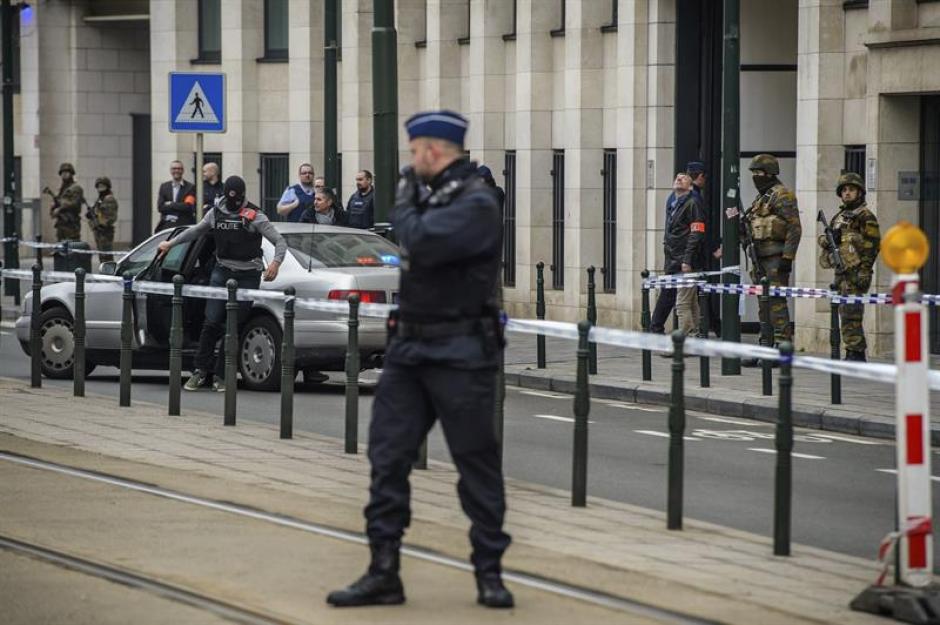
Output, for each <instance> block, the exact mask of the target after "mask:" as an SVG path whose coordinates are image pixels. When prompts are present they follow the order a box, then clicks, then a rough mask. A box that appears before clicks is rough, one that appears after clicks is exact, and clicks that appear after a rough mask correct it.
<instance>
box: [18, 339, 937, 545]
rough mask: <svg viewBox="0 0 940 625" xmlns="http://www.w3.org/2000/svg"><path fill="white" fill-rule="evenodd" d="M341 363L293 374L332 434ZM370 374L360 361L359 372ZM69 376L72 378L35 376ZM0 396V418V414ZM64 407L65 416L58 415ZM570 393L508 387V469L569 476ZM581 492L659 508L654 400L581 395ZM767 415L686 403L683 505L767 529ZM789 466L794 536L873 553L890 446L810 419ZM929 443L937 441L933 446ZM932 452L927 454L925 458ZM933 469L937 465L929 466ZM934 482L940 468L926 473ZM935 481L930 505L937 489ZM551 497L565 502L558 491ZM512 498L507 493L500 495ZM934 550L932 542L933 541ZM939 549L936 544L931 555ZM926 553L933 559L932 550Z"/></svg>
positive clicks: (660, 472) (147, 380)
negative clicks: (336, 369)
mask: <svg viewBox="0 0 940 625" xmlns="http://www.w3.org/2000/svg"><path fill="white" fill-rule="evenodd" d="M0 376H4V377H10V378H18V379H22V380H28V378H29V360H28V359H27V357H26V356H25V355H24V354H23V352H22V351H21V350H20V347H19V345H18V344H17V343H16V342H15V340H14V339H13V336H12V333H11V330H10V329H9V328H3V329H2V330H0ZM341 379H342V374H333V379H332V380H331V381H330V383H327V384H324V385H312V386H306V385H303V384H301V383H299V382H298V384H297V387H296V394H295V408H294V419H295V421H294V427H295V429H297V430H306V431H312V432H316V433H318V434H323V435H327V436H333V437H337V438H340V437H342V436H343V428H344V407H343V406H344V395H343V388H342V386H341ZM374 379H375V374H374V372H365V373H364V374H363V380H373V381H374ZM117 380H118V372H117V370H116V369H114V368H99V369H96V370H95V371H94V373H93V374H92V375H91V376H90V377H89V379H88V383H87V389H88V392H91V393H98V394H103V395H111V396H113V397H115V398H116V397H117V394H118V384H117ZM44 384H50V385H57V386H64V387H70V386H71V381H52V380H44ZM166 394H167V376H166V373H165V372H149V371H147V372H140V371H138V372H135V375H134V385H133V399H136V400H141V401H148V402H155V403H164V402H165V401H166ZM277 398H278V396H277V395H276V394H271V393H254V392H248V391H240V392H239V394H238V418H239V419H243V420H252V421H261V422H266V423H272V424H274V423H277V422H278V421H279V401H278V399H277ZM371 403H372V397H371V390H370V389H368V388H363V390H362V393H361V398H360V405H359V408H360V439H361V440H362V441H365V440H367V435H368V421H369V414H370V407H371ZM222 405H223V396H222V395H221V394H217V393H212V392H208V391H207V392H199V393H184V394H183V400H182V406H183V414H184V415H185V413H186V410H200V411H207V412H215V413H217V414H219V424H220V425H221V422H222V416H221V415H222ZM2 410H3V409H2V407H0V421H2ZM67 417H68V415H63V418H67ZM572 421H573V420H572V398H571V396H568V395H563V394H558V393H550V392H543V391H533V390H528V389H521V388H515V387H510V388H509V389H507V397H506V407H505V443H504V445H505V449H504V454H505V455H504V458H505V460H504V462H505V470H506V474H507V475H508V476H510V477H513V478H516V479H520V480H526V481H531V482H536V483H540V484H544V485H547V486H552V487H557V488H561V489H568V488H569V487H570V484H571V454H572ZM589 427H590V436H589V449H590V451H589V467H588V476H589V477H588V493H589V495H593V496H598V497H604V498H608V499H613V500H617V501H621V502H625V503H630V504H634V505H639V506H644V507H647V508H653V509H656V510H663V511H664V510H665V507H666V462H667V448H668V427H667V411H666V409H665V408H663V407H658V406H647V405H642V404H624V403H618V402H615V401H606V400H598V401H593V402H592V404H591V414H590V425H589ZM773 432H774V428H773V426H772V425H769V424H766V423H760V422H756V421H750V420H745V419H738V418H732V417H724V416H717V415H709V414H704V413H697V412H690V413H689V414H688V419H687V437H686V445H685V450H686V459H685V466H686V472H685V515H686V516H687V517H688V518H695V519H700V520H704V521H711V522H714V523H720V524H722V525H726V526H730V527H735V528H738V529H742V530H747V531H750V532H755V533H758V534H762V535H765V536H769V535H771V533H772V527H773V525H772V523H773V497H774V484H773V481H774V462H775V453H774V441H773ZM794 451H795V453H794V458H793V466H794V474H793V484H794V486H793V490H794V499H793V540H794V541H795V542H799V543H803V544H807V545H812V546H816V547H822V548H826V549H831V550H834V551H839V552H843V553H847V554H852V555H856V556H861V557H874V554H875V551H876V549H877V546H878V543H879V541H880V540H881V539H882V538H883V537H884V535H885V534H886V533H887V532H888V531H889V530H891V529H892V528H893V526H894V516H895V513H894V501H895V487H896V476H895V474H894V469H895V450H894V445H893V444H892V443H890V442H888V441H883V440H877V439H866V438H861V437H857V436H850V435H846V434H834V433H828V432H822V431H817V430H802V429H798V430H797V435H796V442H795V449H794ZM429 453H430V456H431V457H432V458H434V459H437V460H448V459H449V458H448V455H447V449H446V446H445V444H444V441H443V438H442V436H441V433H440V429H439V428H435V430H434V431H433V432H432V435H431V440H430V452H429ZM934 453H935V454H936V453H937V452H936V451H935V452H934ZM935 458H936V456H935ZM935 462H936V460H935ZM934 472H935V473H940V470H935V471H934ZM933 479H934V485H935V487H936V483H937V482H938V481H940V477H934V478H933ZM938 494H940V493H938V492H937V491H936V490H935V491H934V514H935V515H936V514H937V505H936V500H937V495H938ZM559 505H567V504H566V503H565V502H564V501H560V502H559ZM509 506H510V507H511V506H512V502H511V501H510V502H509ZM935 551H940V550H936V549H935ZM937 555H940V554H936V553H935V556H937ZM935 561H940V559H938V558H937V557H935Z"/></svg>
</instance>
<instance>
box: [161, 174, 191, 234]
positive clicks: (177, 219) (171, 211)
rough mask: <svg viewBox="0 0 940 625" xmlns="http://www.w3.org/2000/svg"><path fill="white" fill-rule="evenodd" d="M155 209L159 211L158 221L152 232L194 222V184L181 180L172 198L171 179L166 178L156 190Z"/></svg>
mask: <svg viewBox="0 0 940 625" xmlns="http://www.w3.org/2000/svg"><path fill="white" fill-rule="evenodd" d="M167 202H169V204H167ZM157 211H159V213H160V221H159V223H157V228H156V230H154V232H159V231H160V230H165V229H167V228H173V227H175V226H188V225H192V224H194V223H196V186H195V185H194V184H193V183H191V182H189V181H187V180H183V182H182V186H181V187H180V191H179V195H178V196H177V197H176V198H175V199H174V198H173V181H172V180H167V181H166V182H164V183H163V184H161V185H160V190H159V191H158V192H157Z"/></svg>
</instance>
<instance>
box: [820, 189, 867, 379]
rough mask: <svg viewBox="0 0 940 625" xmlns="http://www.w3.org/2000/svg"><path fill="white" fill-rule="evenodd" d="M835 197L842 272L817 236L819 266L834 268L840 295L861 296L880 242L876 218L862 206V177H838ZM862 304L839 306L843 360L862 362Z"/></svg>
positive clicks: (835, 230)
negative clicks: (836, 199)
mask: <svg viewBox="0 0 940 625" xmlns="http://www.w3.org/2000/svg"><path fill="white" fill-rule="evenodd" d="M836 195H837V196H839V197H840V198H841V199H842V206H840V207H839V212H838V213H837V214H836V216H835V217H833V218H832V223H831V227H832V231H833V238H834V239H835V242H836V245H837V246H838V247H839V254H840V256H841V257H842V270H841V271H840V270H839V269H838V268H837V267H836V261H835V258H834V257H833V254H832V249H831V246H830V244H829V239H828V238H826V235H825V234H821V235H819V238H818V241H819V247H820V254H819V264H820V265H822V267H823V268H825V269H835V270H836V272H835V280H834V283H835V285H836V289H837V290H838V291H839V293H840V294H841V295H864V294H865V293H868V289H869V287H870V286H871V278H872V270H873V268H874V266H875V259H877V258H878V249H879V247H880V243H881V230H880V229H879V227H878V219H877V218H876V217H875V215H874V213H872V212H871V211H870V210H868V206H866V204H865V184H864V182H862V177H861V176H859V175H858V174H856V173H853V172H850V173H846V174H842V176H840V177H839V184H838V186H836ZM864 313H865V305H864V304H840V305H839V318H840V322H841V326H842V344H843V345H844V346H845V359H846V360H855V361H859V362H865V348H866V347H867V344H866V342H865V331H864V330H863V329H862V316H863V314H864Z"/></svg>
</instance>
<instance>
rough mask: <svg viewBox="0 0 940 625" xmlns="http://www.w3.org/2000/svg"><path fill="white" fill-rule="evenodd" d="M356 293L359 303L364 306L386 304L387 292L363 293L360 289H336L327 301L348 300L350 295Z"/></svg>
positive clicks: (328, 296) (331, 292)
mask: <svg viewBox="0 0 940 625" xmlns="http://www.w3.org/2000/svg"><path fill="white" fill-rule="evenodd" d="M353 293H355V294H356V295H358V296H359V301H360V302H362V303H363V304H384V303H385V291H361V290H358V289H334V290H332V291H330V292H329V294H328V295H327V296H326V297H327V299H340V300H343V301H345V300H347V299H348V298H349V296H350V295H352V294H353Z"/></svg>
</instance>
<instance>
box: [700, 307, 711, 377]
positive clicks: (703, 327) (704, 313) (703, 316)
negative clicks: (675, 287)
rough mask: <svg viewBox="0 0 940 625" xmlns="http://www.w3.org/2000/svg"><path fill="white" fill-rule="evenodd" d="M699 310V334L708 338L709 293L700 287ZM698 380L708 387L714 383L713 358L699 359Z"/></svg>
mask: <svg viewBox="0 0 940 625" xmlns="http://www.w3.org/2000/svg"><path fill="white" fill-rule="evenodd" d="M698 310H699V325H698V335H699V337H701V338H703V339H707V338H708V293H706V292H705V291H704V290H703V289H701V288H699V291H698ZM698 366H699V369H698V381H699V386H701V387H702V388H708V387H710V386H711V385H712V381H711V359H710V358H709V357H708V356H700V357H699V361H698Z"/></svg>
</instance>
